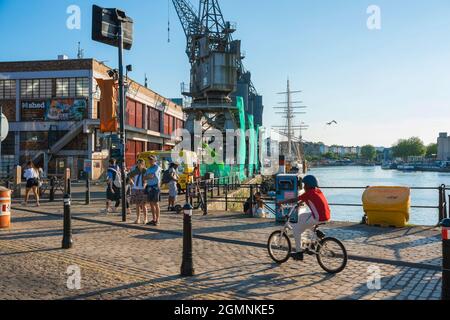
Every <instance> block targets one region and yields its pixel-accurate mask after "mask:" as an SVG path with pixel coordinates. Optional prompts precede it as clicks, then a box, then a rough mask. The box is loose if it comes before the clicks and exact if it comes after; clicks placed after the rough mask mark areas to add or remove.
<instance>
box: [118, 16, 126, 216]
mask: <svg viewBox="0 0 450 320" xmlns="http://www.w3.org/2000/svg"><path fill="white" fill-rule="evenodd" d="M118 40H119V117H120V129H119V130H120V148H121V157H122V159H121V162H122V165H121V166H120V170H121V176H122V194H121V197H122V222H126V221H127V204H126V190H125V189H126V180H127V179H126V176H125V165H126V147H125V146H126V131H125V86H124V77H123V26H122V21H121V20H120V18H119V28H118Z"/></svg>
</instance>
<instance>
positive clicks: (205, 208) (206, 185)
mask: <svg viewBox="0 0 450 320" xmlns="http://www.w3.org/2000/svg"><path fill="white" fill-rule="evenodd" d="M208 185H209V184H208V181H205V190H204V199H203V215H204V216H206V215H208Z"/></svg>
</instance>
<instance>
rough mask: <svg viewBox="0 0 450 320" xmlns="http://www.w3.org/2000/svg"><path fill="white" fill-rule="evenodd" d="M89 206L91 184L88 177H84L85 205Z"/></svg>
mask: <svg viewBox="0 0 450 320" xmlns="http://www.w3.org/2000/svg"><path fill="white" fill-rule="evenodd" d="M89 204H91V184H90V182H89V177H86V205H89Z"/></svg>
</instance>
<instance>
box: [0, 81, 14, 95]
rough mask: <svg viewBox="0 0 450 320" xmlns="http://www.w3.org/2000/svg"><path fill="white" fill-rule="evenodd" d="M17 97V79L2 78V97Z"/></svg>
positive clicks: (0, 85)
mask: <svg viewBox="0 0 450 320" xmlns="http://www.w3.org/2000/svg"><path fill="white" fill-rule="evenodd" d="M15 98H16V80H0V99H5V100H6V99H15Z"/></svg>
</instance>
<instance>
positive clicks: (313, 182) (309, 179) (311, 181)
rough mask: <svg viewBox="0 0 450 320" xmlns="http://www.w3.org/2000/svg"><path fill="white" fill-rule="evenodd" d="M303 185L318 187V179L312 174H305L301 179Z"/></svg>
mask: <svg viewBox="0 0 450 320" xmlns="http://www.w3.org/2000/svg"><path fill="white" fill-rule="evenodd" d="M302 182H303V183H304V184H305V185H307V186H308V187H310V188H318V187H319V181H318V180H317V178H316V177H314V176H311V175H310V176H306V177H304V178H303V181H302Z"/></svg>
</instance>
